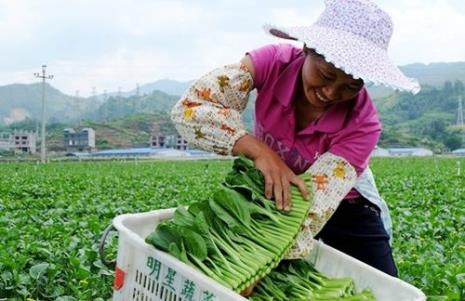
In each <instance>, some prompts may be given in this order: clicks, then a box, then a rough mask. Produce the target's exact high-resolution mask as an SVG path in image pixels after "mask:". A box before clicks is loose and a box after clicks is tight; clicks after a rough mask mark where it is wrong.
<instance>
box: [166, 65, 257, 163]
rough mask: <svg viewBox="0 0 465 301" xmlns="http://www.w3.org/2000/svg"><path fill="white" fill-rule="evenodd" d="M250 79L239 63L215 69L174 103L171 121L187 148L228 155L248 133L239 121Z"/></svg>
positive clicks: (247, 94)
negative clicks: (191, 146) (190, 146)
mask: <svg viewBox="0 0 465 301" xmlns="http://www.w3.org/2000/svg"><path fill="white" fill-rule="evenodd" d="M252 88H253V79H252V75H251V74H250V72H249V71H248V70H247V67H246V66H245V65H243V64H241V63H238V64H231V65H226V66H224V67H221V68H217V69H215V70H213V71H211V72H209V73H208V74H206V75H204V76H203V77H201V78H200V79H199V80H197V81H196V82H195V83H194V84H193V85H192V86H191V87H190V88H189V89H188V90H187V91H186V93H185V94H184V95H183V97H182V98H181V99H180V100H179V101H178V102H177V103H176V105H175V106H174V107H173V109H172V111H171V119H172V120H173V122H174V123H175V125H176V129H177V130H178V132H179V134H180V135H181V136H182V137H183V138H184V139H186V140H187V141H188V142H189V143H190V144H192V145H194V146H196V147H199V148H201V149H204V150H206V151H211V152H215V153H217V154H221V155H230V154H231V152H232V148H233V146H234V144H235V142H236V141H237V140H238V139H239V138H241V137H242V136H244V135H245V134H246V133H247V132H246V130H245V127H244V124H243V123H242V121H241V116H240V115H241V113H242V112H243V111H244V109H245V107H246V105H247V101H248V97H249V92H250V91H251V90H252Z"/></svg>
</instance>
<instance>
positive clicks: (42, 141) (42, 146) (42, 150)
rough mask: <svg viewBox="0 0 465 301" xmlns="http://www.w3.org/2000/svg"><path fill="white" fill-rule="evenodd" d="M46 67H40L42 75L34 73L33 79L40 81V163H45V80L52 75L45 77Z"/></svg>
mask: <svg viewBox="0 0 465 301" xmlns="http://www.w3.org/2000/svg"><path fill="white" fill-rule="evenodd" d="M46 68H47V65H42V74H40V73H34V76H35V77H38V78H41V79H42V129H41V139H40V161H41V162H42V163H45V160H46V157H45V80H46V79H52V78H53V75H46V70H45V69H46Z"/></svg>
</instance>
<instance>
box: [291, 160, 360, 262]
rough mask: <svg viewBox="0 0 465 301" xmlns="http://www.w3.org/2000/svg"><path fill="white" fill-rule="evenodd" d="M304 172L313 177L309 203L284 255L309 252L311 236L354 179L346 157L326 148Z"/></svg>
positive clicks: (353, 171) (326, 219) (298, 254)
mask: <svg viewBox="0 0 465 301" xmlns="http://www.w3.org/2000/svg"><path fill="white" fill-rule="evenodd" d="M307 173H310V175H311V177H312V180H313V187H312V188H313V192H314V196H313V205H312V207H311V208H310V210H309V213H308V216H307V219H306V220H305V221H304V223H303V224H302V228H301V231H300V232H299V234H298V235H297V239H296V242H295V244H294V245H293V247H292V248H291V250H290V251H289V253H288V254H287V255H286V256H285V257H286V259H295V258H301V257H305V256H307V255H308V254H309V252H310V250H311V249H312V241H313V237H314V236H315V235H316V234H318V232H320V230H321V229H322V228H323V226H324V225H325V224H326V222H327V221H328V220H329V219H330V217H331V216H332V215H333V213H334V211H336V209H337V207H338V206H339V204H340V203H341V201H342V200H343V199H344V197H345V196H346V195H347V193H349V191H350V190H351V189H352V187H353V186H354V184H355V181H356V179H357V173H356V171H355V168H354V167H353V166H352V165H350V164H349V162H348V161H346V160H345V159H344V158H342V157H339V156H336V155H333V154H331V153H329V152H327V153H325V154H323V155H322V156H320V157H319V158H318V160H317V161H315V163H313V165H312V166H311V167H310V168H309V169H308V171H307Z"/></svg>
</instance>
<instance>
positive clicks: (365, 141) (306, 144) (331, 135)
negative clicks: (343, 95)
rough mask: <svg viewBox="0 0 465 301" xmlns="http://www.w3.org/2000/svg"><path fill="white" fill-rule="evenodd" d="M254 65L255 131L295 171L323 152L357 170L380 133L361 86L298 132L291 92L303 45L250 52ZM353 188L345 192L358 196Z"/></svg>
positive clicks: (363, 165)
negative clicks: (351, 98)
mask: <svg viewBox="0 0 465 301" xmlns="http://www.w3.org/2000/svg"><path fill="white" fill-rule="evenodd" d="M248 54H249V56H250V58H251V59H252V63H253V66H254V70H255V76H254V87H255V88H256V89H257V99H256V105H255V118H256V121H255V136H256V137H257V138H259V139H260V140H262V141H264V142H265V143H266V144H267V145H269V146H270V147H271V148H272V149H273V150H275V151H276V152H277V153H278V154H279V155H280V156H281V158H282V159H283V160H284V161H285V162H286V163H287V165H288V166H289V167H290V168H291V169H292V170H293V171H294V172H295V173H296V174H300V173H303V172H305V171H306V170H307V169H308V168H309V167H310V166H311V165H312V164H313V162H315V160H316V159H317V158H318V157H319V156H320V155H321V154H323V153H325V152H330V153H332V154H334V155H337V156H340V157H342V158H344V159H346V160H347V161H348V162H349V163H350V164H351V165H352V166H353V167H354V168H355V170H356V172H357V175H360V174H361V173H362V172H363V171H364V170H365V168H366V167H367V166H368V161H369V158H370V154H371V152H372V151H373V149H374V147H375V145H376V143H377V142H378V139H379V136H380V134H381V124H380V121H379V118H378V113H377V111H376V108H375V106H374V104H373V102H372V100H371V98H370V96H369V95H368V93H367V91H366V89H365V88H364V89H363V90H362V91H360V93H359V95H358V97H357V98H356V99H354V100H352V101H348V102H344V103H340V104H336V105H334V106H332V107H331V108H329V110H328V111H326V112H325V113H324V114H323V115H322V116H321V117H320V118H319V119H317V120H315V121H314V122H312V123H310V124H309V125H307V127H305V128H304V129H302V130H300V131H299V132H296V130H295V112H294V108H293V95H294V94H295V93H294V92H295V89H296V85H297V84H300V74H301V70H302V66H303V63H304V60H305V57H304V55H303V52H302V49H299V48H295V47H294V46H292V45H288V44H280V45H268V46H264V47H262V48H259V49H256V50H253V51H250V52H248ZM358 196H359V193H358V192H357V191H356V190H354V189H353V190H352V191H351V192H350V193H349V194H348V195H347V198H355V197H358Z"/></svg>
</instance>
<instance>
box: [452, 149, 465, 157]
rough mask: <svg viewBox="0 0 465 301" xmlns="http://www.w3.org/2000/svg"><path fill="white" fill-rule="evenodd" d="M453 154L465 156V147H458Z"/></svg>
mask: <svg viewBox="0 0 465 301" xmlns="http://www.w3.org/2000/svg"><path fill="white" fill-rule="evenodd" d="M452 154H453V155H455V156H465V148H460V149H456V150H455V151H453V152H452Z"/></svg>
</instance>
